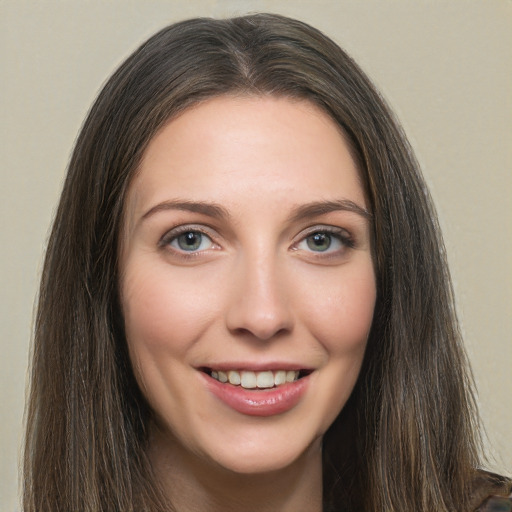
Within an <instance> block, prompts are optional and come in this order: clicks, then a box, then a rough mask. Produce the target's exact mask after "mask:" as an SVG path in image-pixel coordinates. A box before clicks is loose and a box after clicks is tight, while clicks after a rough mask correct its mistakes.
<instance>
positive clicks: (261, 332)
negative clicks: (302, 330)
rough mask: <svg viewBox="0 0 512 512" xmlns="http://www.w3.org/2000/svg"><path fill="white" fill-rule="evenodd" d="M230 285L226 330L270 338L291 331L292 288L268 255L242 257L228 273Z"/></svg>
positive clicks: (264, 338) (238, 333)
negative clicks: (233, 269) (230, 273)
mask: <svg viewBox="0 0 512 512" xmlns="http://www.w3.org/2000/svg"><path fill="white" fill-rule="evenodd" d="M231 279H232V282H233V286H232V295H231V297H230V304H229V307H228V310H227V313H226V324H227V328H228V329H229V331H230V332H231V333H233V334H237V335H240V334H242V335H250V336H252V337H255V338H257V339H259V340H262V341H266V340H270V339H272V338H274V337H276V336H278V335H283V334H285V333H288V332H291V330H292V328H293V315H292V311H291V308H290V303H289V300H288V297H290V293H291V290H290V289H289V287H288V286H287V283H286V279H285V276H284V275H283V274H282V273H280V272H279V268H278V265H277V264H276V261H275V258H273V257H272V256H271V255H269V256H260V257H253V258H248V259H243V260H242V261H239V262H238V265H237V268H236V269H235V271H234V273H233V275H232V276H231Z"/></svg>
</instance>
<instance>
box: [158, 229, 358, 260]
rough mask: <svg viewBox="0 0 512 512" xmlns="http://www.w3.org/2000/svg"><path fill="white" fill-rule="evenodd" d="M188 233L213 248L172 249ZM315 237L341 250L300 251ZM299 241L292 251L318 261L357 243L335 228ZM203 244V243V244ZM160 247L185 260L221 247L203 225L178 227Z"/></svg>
mask: <svg viewBox="0 0 512 512" xmlns="http://www.w3.org/2000/svg"><path fill="white" fill-rule="evenodd" d="M187 233H195V234H200V235H201V236H205V237H207V238H208V239H209V240H210V242H211V245H212V247H209V248H208V249H203V250H191V251H187V250H184V249H179V248H175V247H172V245H171V244H172V243H173V242H175V241H177V240H178V238H179V237H180V236H181V235H184V234H187ZM314 235H327V236H328V237H330V238H331V239H332V238H334V239H336V240H337V241H338V242H339V243H340V244H341V246H342V248H341V249H339V250H336V251H329V249H330V247H328V248H327V249H326V250H325V251H321V250H320V251H314V250H313V249H311V250H309V251H308V250H304V249H300V248H299V245H300V244H301V243H303V242H306V243H307V240H308V238H310V237H312V236H314ZM299 237H300V238H299V239H298V241H297V242H295V243H293V244H292V246H291V249H292V250H294V251H302V250H304V251H305V252H310V253H311V254H313V255H314V257H315V258H318V259H329V258H336V257H338V256H339V255H340V252H344V250H346V249H353V248H354V247H355V245H356V244H355V242H354V240H353V238H352V237H351V236H350V234H349V233H348V232H347V231H346V230H345V229H342V228H338V227H334V226H322V225H320V226H313V227H311V228H309V229H308V230H307V231H306V232H303V233H301V234H300V235H299ZM201 243H202V242H201ZM159 247H161V248H165V249H168V250H171V251H172V252H173V253H175V254H177V255H178V256H179V257H181V258H184V259H193V258H197V257H199V256H200V255H201V254H203V253H204V252H205V251H209V250H211V249H217V248H218V247H219V245H218V244H216V242H215V236H214V234H213V233H211V231H210V230H208V229H206V228H205V227H204V226H202V225H192V224H185V225H183V226H177V227H176V228H174V229H172V230H170V231H168V232H167V233H165V235H164V236H163V237H162V238H161V239H160V242H159Z"/></svg>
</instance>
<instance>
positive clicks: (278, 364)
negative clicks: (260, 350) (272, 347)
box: [197, 361, 314, 372]
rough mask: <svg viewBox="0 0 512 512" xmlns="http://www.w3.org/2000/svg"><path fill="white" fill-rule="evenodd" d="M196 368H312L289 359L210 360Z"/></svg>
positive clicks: (223, 369) (275, 369)
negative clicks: (263, 360) (261, 360)
mask: <svg viewBox="0 0 512 512" xmlns="http://www.w3.org/2000/svg"><path fill="white" fill-rule="evenodd" d="M197 369H198V370H220V371H229V370H237V371H249V372H264V371H279V370H287V371H288V370H302V371H313V370H314V368H312V367H311V366H308V365H307V364H306V365H305V364H301V363H296V362H290V361H271V362H255V361H251V362H247V361H246V362H243V361H233V362H218V363H217V362H212V363H208V364H204V365H200V366H198V367H197Z"/></svg>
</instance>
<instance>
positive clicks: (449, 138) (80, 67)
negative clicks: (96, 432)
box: [0, 0, 512, 511]
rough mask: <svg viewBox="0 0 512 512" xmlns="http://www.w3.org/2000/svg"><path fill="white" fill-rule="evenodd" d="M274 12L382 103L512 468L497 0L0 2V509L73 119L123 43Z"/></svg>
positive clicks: (505, 21) (506, 116)
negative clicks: (412, 166)
mask: <svg viewBox="0 0 512 512" xmlns="http://www.w3.org/2000/svg"><path fill="white" fill-rule="evenodd" d="M254 11H271V12H278V13H282V14H286V15H290V16H293V17H297V18H299V19H302V20H304V21H306V22H309V23H311V24H312V25H314V26H316V27H318V28H320V29H321V30H323V31H324V32H325V33H327V34H328V35H330V36H331V37H333V38H334V39H335V40H336V41H337V42H338V43H339V44H340V45H341V46H343V47H344V48H345V49H347V50H348V51H349V53H351V54H352V55H353V56H354V57H355V59H356V60H357V61H358V62H359V63H360V64H361V66H362V67H363V69H365V70H366V71H367V73H368V74H369V75H370V77H371V78H372V79H373V80H374V81H375V82H376V84H377V85H378V87H380V89H381V90H382V92H383V93H384V95H385V96H386V98H387V99H388V100H389V102H390V103H391V105H392V106H393V107H394V109H395V111H396V112H397V114H398V116H399V118H400V119H401V121H402V122H403V125H404V127H405V129H406V132H407V133H408V135H409V137H410V140H411V142H412V144H413V146H414V148H415V150H416V151H417V156H418V158H419V160H420V162H421V164H422V167H423V170H424V172H425V175H426V178H427V181H428V183H429V185H430V186H431V189H432V193H433V196H434V200H435V202H436V205H437V208H438V211H439V214H440V218H441V223H442V226H443V230H444V235H445V240H446V244H447V248H448V256H449V260H450V264H451V269H452V275H453V278H454V283H455V290H456V295H457V299H458V310H459V313H460V318H461V321H462V325H463V332H464V334H465V340H466V345H467V350H468V352H469V355H470V359H471V361H472V365H473V368H474V374H475V378H476V382H477V385H478V389H479V402H480V405H481V412H482V417H483V420H484V424H485V426H486V429H487V433H488V453H489V454H490V456H491V463H490V467H491V468H492V469H494V470H497V471H501V472H505V473H509V474H510V473H512V443H511V436H510V431H511V429H510V426H511V425H512V408H511V407H510V389H511V388H512V345H511V343H510V337H511V334H510V333H511V332H512V314H511V313H512V271H511V261H512V260H511V254H512V213H511V212H512V210H511V208H510V206H511V199H510V197H511V192H512V186H511V185H512V173H511V165H510V164H511V162H512V144H511V140H512V139H511V135H512V134H511V126H512V105H511V96H510V91H512V73H511V71H512V68H511V63H512V37H511V27H512V25H511V23H512V2H510V1H508V0H480V1H471V0H445V1H439V0H437V1H436V0H430V1H423V0H414V1H413V0H394V1H393V0H389V1H382V0H371V1H357V0H354V1H343V0H332V1H328V0H323V1H322V0H317V1H300V0H294V1H292V0H290V1H286V0H274V1H271V0H268V1H264V0H261V1H257V0H254V1H249V0H248V1H242V0H239V1H234V0H224V1H213V0H212V1H207V0H188V1H163V0H162V1H156V0H136V1H135V0H131V1H130V0H110V1H107V0H104V1H100V0H62V1H57V0H55V1H48V0H32V1H24V0H3V1H0V62H1V68H0V69H1V71H0V74H1V75H0V76H1V92H0V112H1V121H0V129H1V140H2V145H1V154H0V165H1V166H0V173H1V174H0V183H1V191H0V212H1V223H2V224H1V230H2V231H1V235H2V238H1V239H2V242H3V243H2V249H1V251H0V276H1V281H0V301H1V308H0V314H1V321H0V326H1V338H0V339H1V344H2V358H1V359H0V365H1V369H0V393H1V394H0V397H1V399H0V418H1V421H0V509H1V510H6V511H12V510H15V508H16V506H17V505H16V504H17V478H18V476H17V473H18V470H17V464H18V462H17V460H18V455H19V452H20V443H21V439H22V416H23V408H24V394H25V387H26V367H27V361H28V351H29V341H30V337H31V324H32V310H33V300H34V296H35V294H36V289H37V283H38V279H39V272H40V268H41V262H42V256H43V250H44V245H45V240H46V237H47V233H48V230H49V225H50V222H51V219H52V214H53V211H54V209H55V206H56V203H57V200H58V197H59V192H60V188H61V184H62V180H63V176H64V173H65V168H66V164H67V161H68V158H69V154H70V151H71V148H72V145H73V141H74V139H75V137H76V134H77V132H78V130H79V127H80V125H81V122H82V120H83V118H84V115H85V114H86V112H87V110H88V108H89V106H90V104H91V102H92V101H93V99H94V97H95V95H96V93H97V91H98V89H99V88H100V86H101V84H102V83H103V82H104V80H105V79H106V78H107V76H108V75H109V74H110V73H111V72H112V71H113V70H114V68H115V67H116V66H117V65H118V64H119V63H120V62H121V61H122V59H123V58H125V57H126V56H127V55H128V54H129V53H130V52H131V51H132V50H134V49H135V48H136V47H137V46H138V44H139V43H141V42H142V41H143V40H144V39H145V38H147V37H149V36H150V35H152V33H153V32H155V31H156V30H157V29H159V28H161V27H163V26H164V25H166V24H168V23H170V22H173V21H177V20H180V19H183V18H187V17H192V16H215V17H219V16H228V15H234V14H243V13H246V12H254Z"/></svg>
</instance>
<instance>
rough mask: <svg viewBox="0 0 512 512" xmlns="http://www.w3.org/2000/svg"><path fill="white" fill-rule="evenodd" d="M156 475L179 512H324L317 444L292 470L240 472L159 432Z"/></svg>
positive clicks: (155, 439) (154, 442) (155, 442)
mask: <svg viewBox="0 0 512 512" xmlns="http://www.w3.org/2000/svg"><path fill="white" fill-rule="evenodd" d="M149 456H150V459H151V462H152V465H153V468H154V471H155V475H156V477H157V479H158V481H159V483H160V485H161V487H162V488H163V490H164V493H165V495H166V496H167V497H168V499H169V501H170V502H171V503H172V505H173V507H174V510H175V511H176V512H199V511H201V512H202V511H204V510H208V511H209V512H221V511H222V512H235V511H236V512H239V511H240V510H257V511H258V512H275V511H276V510H279V511H280V512H321V510H322V450H321V442H320V440H318V441H317V442H316V443H314V445H312V446H310V447H309V448H308V449H307V450H306V452H305V453H304V454H302V455H301V456H300V457H299V458H298V459H297V460H296V461H294V462H293V463H292V464H291V465H290V466H287V467H285V468H282V469H278V470H274V471H271V472H266V473H256V474H240V473H236V472H234V471H231V470H229V469H226V468H223V467H221V466H219V465H218V464H216V463H215V462H213V461H209V460H204V459H200V458H199V457H197V456H195V455H194V454H191V453H190V452H189V451H188V450H186V449H185V448H183V447H182V446H181V444H178V443H176V442H175V441H172V440H169V439H168V438H166V437H165V435H164V434H163V433H158V432H157V433H155V435H154V436H153V439H152V442H151V444H150V453H149Z"/></svg>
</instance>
